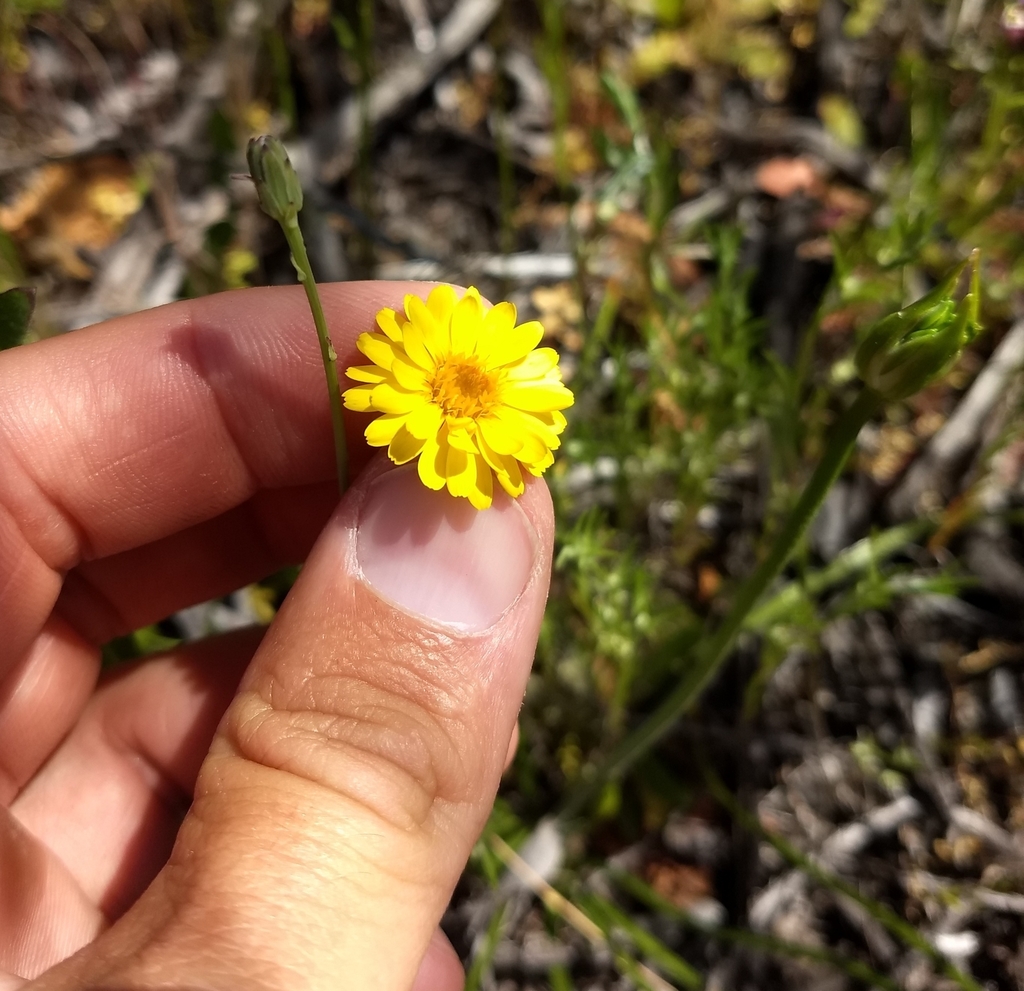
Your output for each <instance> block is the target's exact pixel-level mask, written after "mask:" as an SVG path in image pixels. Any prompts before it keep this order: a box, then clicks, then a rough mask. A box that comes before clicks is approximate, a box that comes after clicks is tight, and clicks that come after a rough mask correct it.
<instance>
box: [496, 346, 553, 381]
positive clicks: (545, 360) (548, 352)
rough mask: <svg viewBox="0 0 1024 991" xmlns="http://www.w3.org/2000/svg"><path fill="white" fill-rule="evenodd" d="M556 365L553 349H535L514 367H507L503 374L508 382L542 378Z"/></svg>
mask: <svg viewBox="0 0 1024 991" xmlns="http://www.w3.org/2000/svg"><path fill="white" fill-rule="evenodd" d="M557 365H558V352H557V351H556V350H555V349H554V348H536V349H534V350H533V351H531V352H530V353H529V354H528V355H527V356H526V357H525V358H521V359H520V360H519V361H517V362H516V363H515V364H514V365H509V366H508V367H507V368H506V370H505V374H506V375H507V376H508V381H510V382H521V381H523V380H525V379H539V378H543V377H544V376H545V375H547V374H548V372H550V371H551V370H552V369H553V368H556V367H557Z"/></svg>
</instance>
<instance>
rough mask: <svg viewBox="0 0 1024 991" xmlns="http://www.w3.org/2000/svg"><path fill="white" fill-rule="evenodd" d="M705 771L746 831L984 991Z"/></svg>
mask: <svg viewBox="0 0 1024 991" xmlns="http://www.w3.org/2000/svg"><path fill="white" fill-rule="evenodd" d="M702 770H703V771H704V781H705V783H706V784H707V786H708V791H709V792H711V794H712V795H713V796H714V798H715V799H716V800H717V801H718V802H719V804H721V805H722V806H723V807H724V808H725V809H727V810H728V812H729V814H730V815H731V816H732V817H733V819H735V820H736V822H738V823H739V824H740V825H741V826H742V827H743V828H744V829H746V830H747V831H748V832H750V833H752V834H753V835H754V836H758V837H760V838H761V839H763V840H765V841H767V842H768V843H770V844H771V845H772V846H773V847H775V849H776V850H777V851H778V852H779V853H780V854H781V855H782V856H783V858H785V859H786V860H787V861H789V863H790V864H791V865H792V866H793V867H795V868H797V870H801V871H803V872H804V873H805V874H806V875H807V876H808V877H809V878H811V880H813V881H815V882H816V883H818V884H820V885H821V886H822V887H823V888H826V889H827V890H829V891H831V892H833V893H835V894H839V895H843V896H845V897H846V898H849V899H850V900H851V901H854V902H856V903H857V904H858V905H860V906H861V907H862V908H863V909H864V910H865V911H866V912H867V913H868V915H870V916H871V918H873V919H874V920H875V921H876V922H878V923H880V924H881V925H883V926H884V927H885V928H886V929H888V930H889V932H891V933H892V934H893V935H894V936H896V937H897V938H898V939H901V940H903V942H904V943H905V944H906V945H907V946H909V947H911V948H913V949H915V950H917V951H918V952H919V953H921V954H923V955H924V956H925V957H927V958H928V959H929V960H930V961H931V963H932V966H933V967H934V968H935V970H936V971H937V972H938V973H940V974H945V975H946V977H948V978H949V979H950V980H952V981H953V982H954V983H955V984H956V985H957V986H958V987H960V988H962V989H963V991H983V989H982V987H981V985H980V984H979V983H978V982H977V981H976V980H975V979H974V978H973V977H971V975H970V974H967V973H965V972H964V971H962V970H961V969H960V968H959V967H957V966H956V965H955V964H954V963H952V962H951V961H950V960H948V959H947V958H946V957H945V956H944V955H943V954H942V953H941V952H940V951H939V950H938V949H937V948H936V947H934V946H932V944H931V943H929V942H928V940H927V939H925V937H924V936H923V935H921V933H919V932H918V931H917V929H916V928H915V927H914V926H913V925H912V924H911V923H910V922H908V921H907V920H906V919H904V918H903V917H902V916H900V915H897V914H896V913H895V912H894V911H893V910H892V909H891V908H889V906H888V905H885V904H883V903H882V902H878V901H875V900H874V899H872V898H868V897H866V896H865V895H863V894H861V892H860V891H859V890H858V889H857V888H856V887H854V886H853V885H852V884H850V882H849V881H846V880H844V879H843V878H841V877H839V876H838V875H836V874H833V873H832V872H831V871H829V870H826V869H825V868H824V867H822V866H821V865H820V864H819V863H817V862H816V861H814V860H812V859H811V858H810V857H808V856H807V855H806V854H804V853H801V851H800V850H798V849H797V848H796V847H795V846H793V844H792V843H790V842H789V841H788V840H786V839H784V838H783V837H781V836H779V835H778V834H777V833H773V832H770V831H769V830H767V829H765V828H764V827H763V826H762V825H761V822H760V820H759V819H758V818H757V816H756V815H754V814H753V813H752V812H749V811H747V809H745V808H744V807H743V806H742V805H740V803H739V802H738V801H736V798H735V797H734V796H733V794H732V792H730V791H729V789H728V788H726V786H725V784H724V783H723V782H722V780H721V778H719V777H718V775H717V774H715V772H714V771H713V770H712V769H711V766H710V765H709V764H707V763H704V766H703V768H702Z"/></svg>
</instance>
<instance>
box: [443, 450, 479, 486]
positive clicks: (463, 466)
mask: <svg viewBox="0 0 1024 991" xmlns="http://www.w3.org/2000/svg"><path fill="white" fill-rule="evenodd" d="M444 474H445V478H446V480H447V482H448V491H449V492H450V493H451V494H452V495H453V496H468V495H469V492H470V489H472V487H473V485H474V484H475V482H476V459H475V457H474V456H473V455H472V454H467V453H466V452H465V451H460V450H459V449H458V448H457V447H449V448H448V457H447V459H446V461H445V466H444Z"/></svg>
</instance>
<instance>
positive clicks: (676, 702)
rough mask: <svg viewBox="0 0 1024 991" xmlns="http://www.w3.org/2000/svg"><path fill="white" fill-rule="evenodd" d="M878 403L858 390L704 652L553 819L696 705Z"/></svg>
mask: <svg viewBox="0 0 1024 991" xmlns="http://www.w3.org/2000/svg"><path fill="white" fill-rule="evenodd" d="M881 403H882V397H881V396H880V395H879V394H878V393H877V392H875V391H874V390H873V389H871V388H868V387H866V386H865V387H863V388H862V390H861V392H860V394H859V395H858V396H857V398H856V399H855V400H854V401H853V403H852V404H851V406H850V407H849V409H847V411H846V412H845V413H844V414H843V417H842V419H841V420H840V421H839V423H838V424H836V427H835V430H834V431H833V433H832V436H831V437H830V438H829V444H828V447H827V448H826V450H825V454H824V456H823V457H822V459H821V461H819V462H818V467H817V468H815V470H814V474H813V475H812V476H811V479H810V481H809V482H808V483H807V487H806V488H805V489H804V491H803V493H802V495H801V496H800V499H799V500H798V502H797V504H796V505H795V506H794V507H793V509H792V510H791V512H790V514H789V517H788V518H787V520H786V523H785V525H784V526H783V527H782V530H780V531H779V534H778V535H777V536H776V538H775V541H774V543H773V544H772V547H771V550H770V551H769V552H768V555H767V557H765V558H764V560H763V561H762V562H761V563H760V564H759V565H758V567H757V569H756V570H755V571H754V573H753V574H752V575H751V576H750V577H749V578H748V579H747V580H746V581H745V582H744V583H743V584H742V585H741V586H740V589H739V591H738V592H737V593H736V598H735V599H734V600H733V604H732V608H731V609H730V610H729V614H728V615H727V616H726V618H725V619H724V620H723V621H722V624H721V625H720V626H719V627H718V630H717V631H716V632H715V634H714V635H713V636H712V637H711V639H710V640H709V641H708V645H707V648H706V649H704V650H702V651H701V652H700V653H699V654H698V656H697V657H696V659H695V661H694V663H693V665H692V666H691V668H690V670H689V671H688V672H687V673H686V675H685V676H684V677H683V679H682V680H681V681H680V682H679V684H678V685H677V686H676V687H675V689H673V691H672V692H671V694H670V695H669V696H668V698H666V699H665V701H664V702H662V704H661V705H660V706H659V707H658V708H657V709H655V711H654V712H653V713H651V715H650V716H648V717H647V719H646V720H644V722H643V723H641V724H640V726H638V727H637V728H636V729H635V730H634V731H633V732H632V733H631V734H630V735H629V736H627V737H626V738H625V739H624V740H623V741H622V742H621V743H620V744H619V745H618V746H617V747H616V748H615V749H614V750H613V751H612V752H611V754H610V755H609V756H608V758H607V760H605V762H604V763H603V764H602V765H601V766H600V767H598V768H597V769H596V771H595V772H594V773H593V774H592V775H590V776H589V777H588V779H587V780H585V781H584V782H583V783H582V784H581V786H580V787H579V788H577V789H576V790H575V791H574V792H573V793H571V794H570V795H569V797H568V799H567V801H566V803H565V805H564V806H563V808H562V811H561V813H560V815H559V818H560V819H561V820H562V821H563V822H565V821H568V820H570V819H573V818H575V817H576V816H577V815H578V814H579V813H580V812H582V810H583V808H584V807H585V806H586V805H587V804H588V803H589V802H590V801H591V799H592V797H593V796H594V795H595V794H596V793H597V792H598V791H600V790H601V789H602V788H603V787H604V784H605V783H606V782H607V781H610V780H612V779H613V778H618V777H620V776H621V775H622V774H624V773H625V772H626V771H627V770H628V769H629V768H630V767H632V766H633V764H635V763H636V761H637V760H638V759H639V758H640V757H642V756H643V755H644V754H645V753H647V751H649V750H650V749H651V748H652V747H653V746H654V745H655V744H656V743H657V742H658V741H659V740H661V738H662V737H663V736H665V734H666V733H668V732H669V730H671V729H672V727H673V726H675V724H676V722H677V721H678V720H679V718H680V717H681V716H683V715H685V714H686V713H687V712H688V711H689V710H690V708H691V707H692V706H693V705H694V703H696V701H697V700H698V698H699V697H700V694H701V692H702V691H703V690H704V688H705V687H706V686H707V684H708V682H710V681H711V679H712V678H713V677H714V676H715V674H716V673H717V671H718V669H719V668H720V667H721V665H722V663H723V662H724V661H725V659H726V658H727V657H728V655H729V651H730V650H731V649H732V646H733V644H734V643H735V640H736V637H737V636H738V635H739V633H740V630H741V629H742V628H743V625H744V623H745V622H746V619H747V616H748V615H749V614H750V611H751V609H753V607H754V605H755V604H756V603H757V601H758V599H760V598H761V596H762V595H763V594H764V592H765V590H766V589H767V588H768V586H769V585H770V584H771V583H772V581H773V580H774V579H775V577H776V576H777V575H778V573H779V572H780V571H781V570H782V568H783V567H784V566H785V564H786V562H787V561H788V560H789V559H790V557H791V556H792V555H793V552H794V551H795V550H796V547H797V545H798V544H799V542H800V538H801V537H803V535H804V533H805V532H806V531H807V528H808V527H809V526H810V524H811V521H812V520H813V519H814V517H815V515H816V514H817V512H818V509H820V508H821V504H822V502H824V500H825V496H826V495H827V494H828V490H829V489H830V488H831V487H832V483H833V482H834V481H835V480H836V478H838V477H839V473H840V472H841V471H842V470H843V466H844V465H845V464H846V461H847V458H849V456H850V452H851V451H852V450H853V445H854V444H855V443H856V441H857V434H859V433H860V430H861V427H863V426H864V424H865V423H867V421H868V420H869V419H870V418H871V416H872V415H873V414H874V413H875V411H876V410H877V409H878V408H879V406H880V405H881Z"/></svg>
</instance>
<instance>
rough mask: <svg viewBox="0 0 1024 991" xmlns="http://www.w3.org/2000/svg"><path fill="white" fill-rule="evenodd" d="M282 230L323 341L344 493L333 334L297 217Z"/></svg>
mask: <svg viewBox="0 0 1024 991" xmlns="http://www.w3.org/2000/svg"><path fill="white" fill-rule="evenodd" d="M281 230H282V231H284V236H285V240H287V242H288V248H289V249H290V251H291V253H292V265H294V266H295V273H296V275H298V277H299V282H301V283H302V287H303V288H304V289H305V290H306V299H307V300H309V308H310V310H311V311H312V313H313V323H314V324H315V325H316V336H317V338H319V340H320V357H321V358H323V362H324V373H325V374H326V376H327V395H328V396H329V397H330V401H331V425H332V426H333V428H334V458H335V461H336V462H337V465H338V491H339V492H340V493H341V494H344V492H345V490H346V489H347V488H348V449H347V447H346V445H345V418H344V415H343V413H342V406H341V385H340V383H339V382H338V353H337V351H335V350H334V345H333V344H332V343H331V335H330V334H329V333H328V332H327V319H326V317H324V308H323V304H322V303H321V302H320V293H319V292H318V291H317V288H316V280H315V279H314V278H313V269H312V267H311V266H310V264H309V255H307V254H306V244H305V242H304V241H303V239H302V231H300V230H299V221H298V219H297V218H289V219H287V220H283V221H281Z"/></svg>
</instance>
